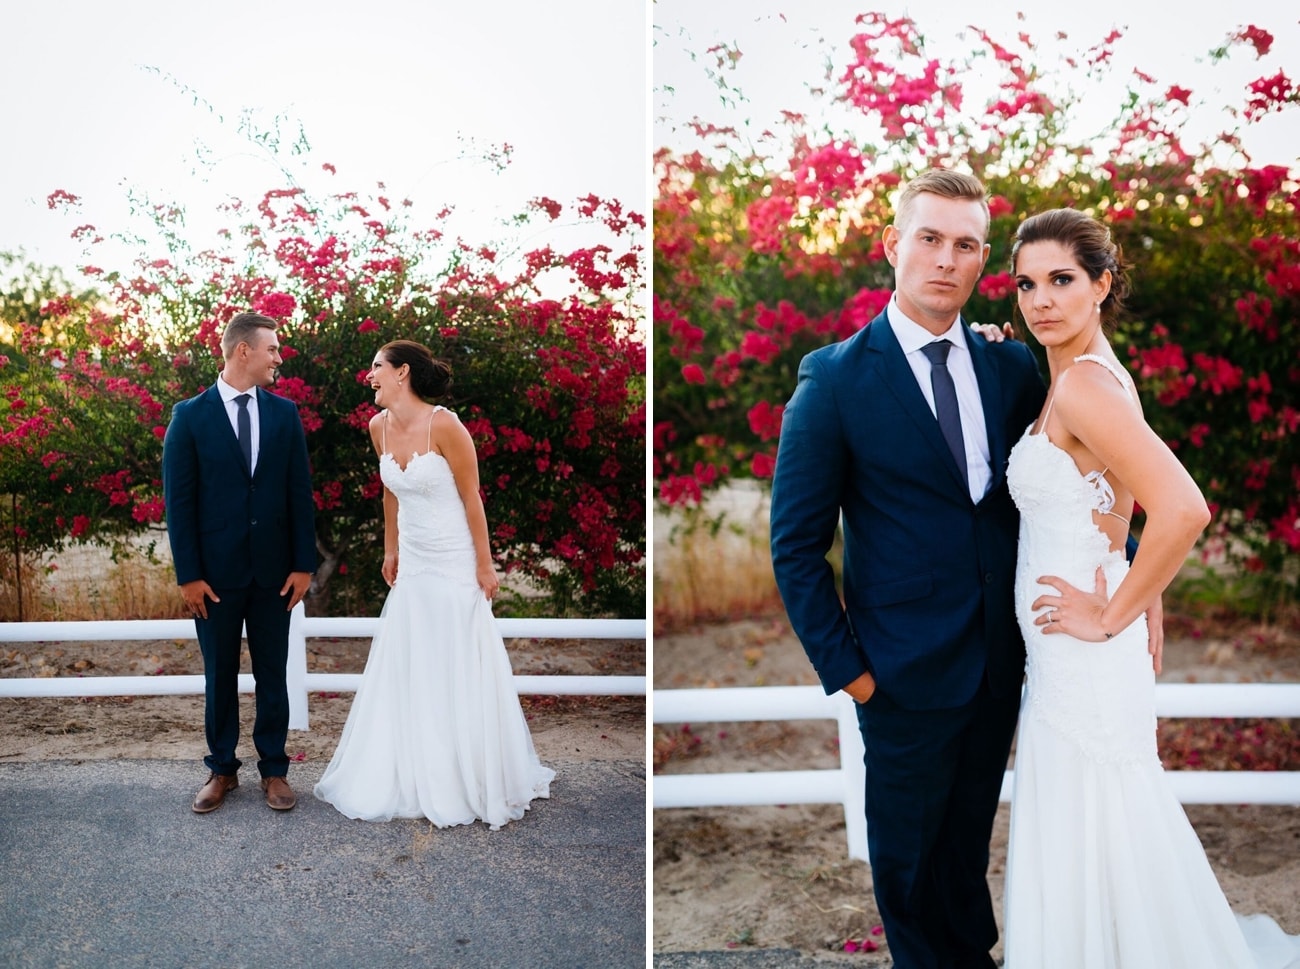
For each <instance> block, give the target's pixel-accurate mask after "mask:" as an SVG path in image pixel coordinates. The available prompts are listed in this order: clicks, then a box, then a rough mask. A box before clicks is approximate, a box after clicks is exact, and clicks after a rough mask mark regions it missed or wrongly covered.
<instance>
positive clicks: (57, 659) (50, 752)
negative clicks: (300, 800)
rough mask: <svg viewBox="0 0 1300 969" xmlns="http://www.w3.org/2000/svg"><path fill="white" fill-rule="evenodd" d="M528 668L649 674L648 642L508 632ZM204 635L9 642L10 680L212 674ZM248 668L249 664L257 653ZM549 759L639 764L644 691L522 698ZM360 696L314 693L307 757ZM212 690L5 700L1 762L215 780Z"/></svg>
mask: <svg viewBox="0 0 1300 969" xmlns="http://www.w3.org/2000/svg"><path fill="white" fill-rule="evenodd" d="M506 647H507V649H508V650H509V652H510V661H511V664H512V666H513V667H514V671H515V672H516V673H519V674H539V675H540V674H571V675H584V674H587V675H613V674H620V675H644V673H645V669H646V663H645V654H646V651H645V643H644V642H642V641H640V640H555V639H519V640H507V642H506ZM369 648H370V641H369V640H368V639H312V640H308V642H307V669H308V671H310V672H321V673H359V672H361V671H362V669H364V667H365V662H366V655H367V652H368V650H369ZM202 672H203V658H202V657H201V656H200V654H199V648H198V643H196V642H193V641H188V642H187V641H170V640H168V641H150V642H88V643H79V642H67V643H31V644H4V645H0V676H4V677H20V676H110V675H117V676H142V675H159V674H184V673H202ZM241 672H245V673H247V672H249V665H248V656H247V651H245V655H244V660H243V664H242V666H241ZM521 702H522V703H523V706H524V712H525V715H526V716H527V717H528V720H529V728H530V729H531V731H532V735H533V741H534V743H535V745H536V747H537V752H538V755H539V756H540V757H541V759H542V760H543V761H548V760H549V761H585V760H633V761H640V760H642V759H643V758H644V756H645V749H646V740H645V699H644V698H643V697H547V696H536V697H527V696H526V697H522V698H521ZM351 704H352V694H351V693H339V694H322V693H312V694H311V695H310V696H309V698H308V714H309V718H310V725H311V729H310V730H306V731H298V730H294V731H290V733H289V743H288V751H289V755H290V757H291V758H293V759H294V760H296V761H315V760H324V761H327V760H328V759H329V757H330V755H331V754H332V753H333V752H334V748H335V746H337V744H338V739H339V735H340V733H341V732H342V730H343V723H344V721H345V720H346V719H347V714H348V709H349V708H350V706H351ZM240 708H241V715H242V716H241V730H240V749H239V756H240V758H241V759H242V760H244V762H245V763H246V764H248V763H255V762H256V759H257V757H256V754H255V753H254V752H253V750H252V740H251V737H252V729H253V698H252V696H251V695H244V696H243V697H241V702H240ZM206 752H207V746H206V744H205V743H204V740H203V697H202V696H158V697H82V698H76V697H69V698H31V699H3V700H0V762H4V763H13V762H16V761H35V760H64V759H67V760H92V759H93V760H110V759H117V758H128V759H135V758H161V759H172V760H187V759H193V760H194V761H195V785H196V787H195V789H196V790H197V786H198V784H200V783H201V782H202V780H203V776H204V775H203V765H202V763H201V762H202V759H203V756H204V754H205V753H206Z"/></svg>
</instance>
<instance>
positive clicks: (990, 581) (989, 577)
mask: <svg viewBox="0 0 1300 969" xmlns="http://www.w3.org/2000/svg"><path fill="white" fill-rule="evenodd" d="M984 582H985V584H986V585H992V584H993V573H992V572H986V573H984Z"/></svg>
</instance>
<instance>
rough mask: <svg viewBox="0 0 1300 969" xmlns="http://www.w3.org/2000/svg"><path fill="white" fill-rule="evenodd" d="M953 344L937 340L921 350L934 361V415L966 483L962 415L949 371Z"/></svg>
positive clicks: (932, 372)
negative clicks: (950, 352)
mask: <svg viewBox="0 0 1300 969" xmlns="http://www.w3.org/2000/svg"><path fill="white" fill-rule="evenodd" d="M951 349H952V344H951V343H949V342H948V341H947V340H935V341H934V342H933V343H928V344H926V345H925V346H923V347H922V348H921V352H922V353H924V354H925V355H926V357H927V358H928V359H929V361H930V388H931V389H932V390H933V391H934V412H935V416H936V417H938V418H939V430H940V431H942V432H943V439H944V440H945V441H947V442H948V450H950V451H951V452H952V456H953V458H955V459H956V461H957V467H958V469H959V470H960V471H961V476H962V480H963V481H964V480H966V478H967V473H966V442H965V439H964V438H963V437H962V434H961V411H960V410H959V409H958V407H957V387H956V385H955V384H954V383H953V382H952V374H951V373H950V372H949V371H948V351H949V350H951Z"/></svg>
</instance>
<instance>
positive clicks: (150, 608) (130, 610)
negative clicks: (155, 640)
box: [0, 542, 187, 622]
mask: <svg viewBox="0 0 1300 969" xmlns="http://www.w3.org/2000/svg"><path fill="white" fill-rule="evenodd" d="M162 544H163V548H162V549H161V553H160V554H159V556H158V557H157V558H155V559H153V560H151V559H150V557H149V555H148V553H147V550H146V549H145V548H144V547H142V546H137V545H128V546H127V547H125V548H123V549H122V550H120V551H119V553H118V554H117V556H116V558H115V557H114V556H113V554H112V553H111V552H110V551H109V550H108V549H106V548H100V547H98V546H94V545H74V546H69V547H68V548H66V549H64V551H62V552H59V553H57V554H48V555H45V556H43V557H42V559H41V560H40V561H31V560H26V559H25V560H24V561H23V563H22V564H23V568H22V574H21V576H20V578H19V581H20V582H21V589H22V619H23V620H25V621H27V622H47V621H79V620H90V619H183V618H185V617H186V615H187V613H186V612H185V610H184V608H183V607H182V602H181V598H180V593H179V592H178V591H177V589H176V576H175V573H174V572H173V571H172V567H171V562H170V561H169V560H167V559H166V557H165V556H166V548H165V545H166V543H165V542H164V543H162ZM14 571H15V570H14V560H13V558H12V557H4V556H0V620H2V621H5V622H14V621H16V620H18V619H19V608H18V590H19V584H18V582H15V576H14Z"/></svg>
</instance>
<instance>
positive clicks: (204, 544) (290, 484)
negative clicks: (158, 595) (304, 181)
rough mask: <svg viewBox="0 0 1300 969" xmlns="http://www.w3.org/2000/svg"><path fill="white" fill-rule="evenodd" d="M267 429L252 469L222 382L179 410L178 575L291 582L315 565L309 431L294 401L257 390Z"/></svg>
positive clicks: (175, 463) (173, 457)
mask: <svg viewBox="0 0 1300 969" xmlns="http://www.w3.org/2000/svg"><path fill="white" fill-rule="evenodd" d="M257 414H258V427H259V433H260V435H261V436H260V446H259V448H258V458H257V468H256V471H255V472H254V473H253V474H252V475H251V476H250V475H249V473H248V468H247V466H246V465H245V464H244V457H243V455H242V454H241V453H240V450H239V441H238V439H237V438H236V436H235V430H234V428H233V427H231V425H230V418H229V417H228V416H227V414H226V408H225V406H224V405H223V404H222V402H221V395H220V394H219V393H218V392H217V387H216V384H215V382H214V383H213V385H212V386H211V387H209V388H208V389H207V390H206V391H204V392H203V393H201V394H199V395H198V396H196V397H191V398H190V399H189V400H184V401H181V402H180V403H178V404H177V405H176V406H175V407H173V408H172V417H171V422H170V423H169V424H168V425H167V435H166V437H165V438H164V440H163V497H164V500H165V502H166V506H167V535H168V538H169V540H170V541H171V548H172V559H173V560H174V562H175V565H176V581H177V583H178V584H181V585H184V584H185V583H186V582H192V581H194V580H195V579H205V580H207V583H208V584H209V585H210V586H212V587H213V588H214V589H236V588H243V587H244V586H247V585H249V584H251V583H257V584H258V585H260V586H264V587H265V586H275V587H276V588H279V587H280V586H282V585H283V584H284V580H285V579H286V578H288V576H289V573H290V572H315V571H316V533H315V511H314V509H315V505H314V499H313V497H312V490H311V470H310V466H309V464H308V460H307V439H306V435H305V434H304V433H303V429H302V421H301V420H300V419H299V417H298V408H297V406H296V405H295V404H294V403H293V402H292V401H290V400H286V399H285V398H283V397H278V396H276V395H275V394H271V393H268V392H266V391H264V390H262V389H260V388H259V389H258V390H257Z"/></svg>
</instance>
